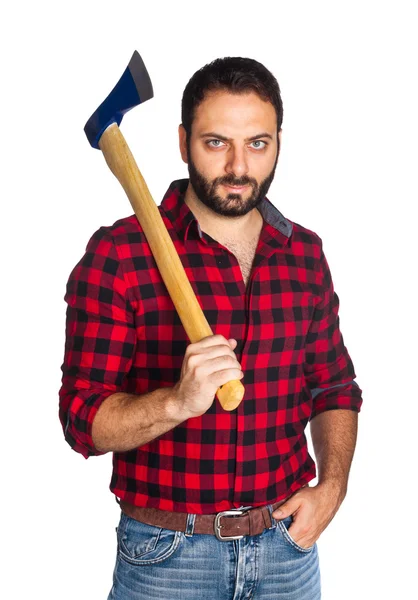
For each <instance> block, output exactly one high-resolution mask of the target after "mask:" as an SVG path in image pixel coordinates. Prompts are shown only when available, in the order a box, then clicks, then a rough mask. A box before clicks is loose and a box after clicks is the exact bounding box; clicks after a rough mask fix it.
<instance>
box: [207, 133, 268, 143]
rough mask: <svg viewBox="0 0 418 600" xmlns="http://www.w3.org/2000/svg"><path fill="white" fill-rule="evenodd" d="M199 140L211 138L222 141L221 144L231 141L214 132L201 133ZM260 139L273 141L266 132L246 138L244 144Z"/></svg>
mask: <svg viewBox="0 0 418 600" xmlns="http://www.w3.org/2000/svg"><path fill="white" fill-rule="evenodd" d="M200 137H201V138H205V137H212V138H216V139H217V140H222V141H223V142H230V141H231V140H232V138H228V137H225V136H224V135H220V134H219V133H216V132H215V131H209V132H208V133H202V135H201V136H200ZM260 138H269V139H270V140H272V139H273V137H272V136H271V135H270V134H269V133H266V132H263V133H258V134H257V135H253V136H251V137H249V138H246V140H245V141H246V142H253V141H254V140H259V139H260Z"/></svg>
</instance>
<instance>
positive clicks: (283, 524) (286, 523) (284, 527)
mask: <svg viewBox="0 0 418 600" xmlns="http://www.w3.org/2000/svg"><path fill="white" fill-rule="evenodd" d="M292 522H293V519H292V517H291V516H290V517H286V518H285V519H282V520H281V521H277V526H278V528H279V529H280V531H281V533H282V536H283V538H284V539H285V540H286V542H288V544H290V545H291V546H293V548H295V549H296V550H299V552H304V553H307V552H312V550H313V549H314V548H315V544H314V545H313V546H309V547H308V548H303V546H299V544H297V543H296V542H295V540H294V539H293V538H292V536H291V535H290V533H289V530H288V529H289V527H290V525H291V524H292Z"/></svg>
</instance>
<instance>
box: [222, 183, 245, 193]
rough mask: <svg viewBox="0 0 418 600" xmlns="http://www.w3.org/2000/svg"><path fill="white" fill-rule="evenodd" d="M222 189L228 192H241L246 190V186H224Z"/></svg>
mask: <svg viewBox="0 0 418 600" xmlns="http://www.w3.org/2000/svg"><path fill="white" fill-rule="evenodd" d="M224 187H226V188H228V189H229V190H232V191H233V192H242V191H243V190H246V189H247V188H248V185H239V186H233V185H225V184H224Z"/></svg>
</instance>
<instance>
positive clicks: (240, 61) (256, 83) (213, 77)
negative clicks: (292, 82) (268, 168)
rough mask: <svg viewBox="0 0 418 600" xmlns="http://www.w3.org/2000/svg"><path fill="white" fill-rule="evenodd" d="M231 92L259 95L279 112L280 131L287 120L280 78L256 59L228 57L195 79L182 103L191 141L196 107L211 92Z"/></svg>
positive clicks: (200, 71) (210, 65)
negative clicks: (284, 116)
mask: <svg viewBox="0 0 418 600" xmlns="http://www.w3.org/2000/svg"><path fill="white" fill-rule="evenodd" d="M215 90H227V91H229V92H231V93H233V94H243V93H247V92H251V91H252V92H255V93H256V94H258V95H259V96H260V98H262V99H263V100H265V101H267V102H271V104H272V105H273V106H274V108H275V110H276V115H277V131H279V130H280V128H281V126H282V121H283V103H282V99H281V96H280V88H279V84H278V83H277V79H276V78H275V77H274V75H273V74H272V73H270V71H269V70H268V69H267V68H266V67H265V66H264V65H262V64H261V63H259V62H257V61H256V60H254V59H252V58H240V57H230V56H228V57H225V58H217V59H216V60H214V61H212V62H211V63H208V64H207V65H205V66H204V67H202V68H201V69H199V70H198V71H196V73H195V74H194V75H193V76H192V77H191V79H190V81H189V83H188V84H187V85H186V87H185V89H184V92H183V98H182V101H181V120H182V124H183V127H184V128H185V130H186V134H187V140H189V139H190V135H191V132H192V123H193V119H194V114H195V110H196V108H197V107H198V106H199V104H200V103H201V102H202V101H203V99H204V98H205V94H206V93H207V92H209V91H215Z"/></svg>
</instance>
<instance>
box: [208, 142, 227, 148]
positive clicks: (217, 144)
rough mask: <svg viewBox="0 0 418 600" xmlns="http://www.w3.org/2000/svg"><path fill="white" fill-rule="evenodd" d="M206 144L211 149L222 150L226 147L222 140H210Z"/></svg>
mask: <svg viewBox="0 0 418 600" xmlns="http://www.w3.org/2000/svg"><path fill="white" fill-rule="evenodd" d="M206 143H207V145H208V146H209V147H210V148H221V147H222V146H223V145H225V144H224V143H223V142H222V141H221V140H209V141H208V142H206Z"/></svg>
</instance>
